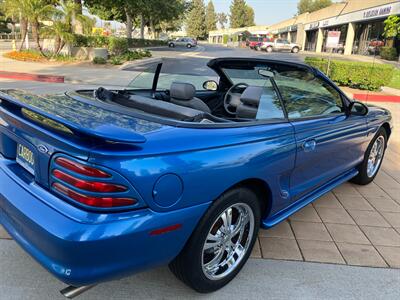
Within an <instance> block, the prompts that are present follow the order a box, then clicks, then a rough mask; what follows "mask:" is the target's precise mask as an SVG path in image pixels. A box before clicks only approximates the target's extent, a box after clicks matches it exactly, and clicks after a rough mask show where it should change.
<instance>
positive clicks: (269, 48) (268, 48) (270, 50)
mask: <svg viewBox="0 0 400 300" xmlns="http://www.w3.org/2000/svg"><path fill="white" fill-rule="evenodd" d="M265 51H267V52H268V53H271V52H272V51H273V49H272V47H271V46H268V47H267V48H266V49H265Z"/></svg>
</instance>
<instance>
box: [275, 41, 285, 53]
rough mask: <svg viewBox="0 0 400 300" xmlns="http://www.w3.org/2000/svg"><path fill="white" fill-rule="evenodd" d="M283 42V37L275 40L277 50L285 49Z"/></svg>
mask: <svg viewBox="0 0 400 300" xmlns="http://www.w3.org/2000/svg"><path fill="white" fill-rule="evenodd" d="M283 46H284V45H283V42H282V40H281V39H277V40H276V42H275V50H276V51H282V50H283Z"/></svg>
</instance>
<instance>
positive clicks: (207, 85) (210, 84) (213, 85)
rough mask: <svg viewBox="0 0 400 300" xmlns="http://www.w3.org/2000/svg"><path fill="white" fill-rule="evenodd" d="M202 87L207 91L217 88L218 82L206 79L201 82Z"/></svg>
mask: <svg viewBox="0 0 400 300" xmlns="http://www.w3.org/2000/svg"><path fill="white" fill-rule="evenodd" d="M203 88H204V89H205V90H207V91H216V90H218V83H217V82H216V81H215V80H207V81H205V82H204V83H203Z"/></svg>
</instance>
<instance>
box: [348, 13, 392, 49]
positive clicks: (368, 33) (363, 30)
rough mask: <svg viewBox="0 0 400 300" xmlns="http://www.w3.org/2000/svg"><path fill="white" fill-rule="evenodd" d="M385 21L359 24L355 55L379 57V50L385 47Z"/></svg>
mask: <svg viewBox="0 0 400 300" xmlns="http://www.w3.org/2000/svg"><path fill="white" fill-rule="evenodd" d="M383 21H384V20H380V21H376V22H372V23H359V24H356V28H355V39H354V45H353V53H354V54H360V55H378V54H379V50H380V48H381V47H382V46H384V45H385V40H384V37H383V32H384V27H385V24H384V23H383Z"/></svg>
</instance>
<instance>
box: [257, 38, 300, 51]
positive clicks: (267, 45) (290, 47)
mask: <svg viewBox="0 0 400 300" xmlns="http://www.w3.org/2000/svg"><path fill="white" fill-rule="evenodd" d="M261 50H264V51H267V52H273V51H290V52H293V53H297V52H299V50H300V46H299V45H298V44H296V43H290V42H289V41H288V40H284V39H276V40H274V41H269V42H263V43H262V44H261Z"/></svg>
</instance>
